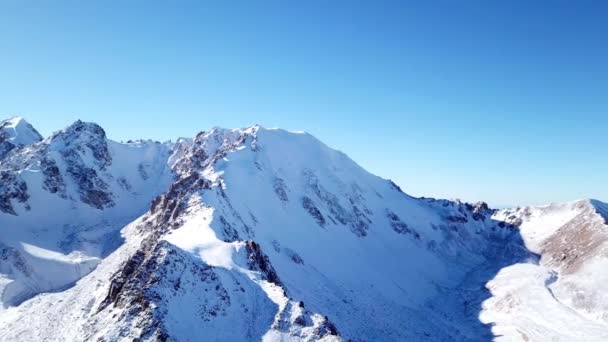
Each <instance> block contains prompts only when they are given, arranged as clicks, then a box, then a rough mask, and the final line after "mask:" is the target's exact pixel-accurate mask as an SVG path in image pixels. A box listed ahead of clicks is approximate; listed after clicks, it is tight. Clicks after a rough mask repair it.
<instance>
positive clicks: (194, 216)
mask: <svg viewBox="0 0 608 342" xmlns="http://www.w3.org/2000/svg"><path fill="white" fill-rule="evenodd" d="M0 172H3V174H6V175H7V176H6V177H8V178H7V179H9V178H10V180H11V181H10V186H5V187H4V188H3V190H2V191H0V195H1V196H4V197H5V198H7V199H6V200H5V202H4V203H5V206H4V208H5V210H3V211H2V212H0V229H2V230H3V232H2V234H1V236H2V237H1V238H0V243H2V245H0V246H4V247H2V248H3V249H2V253H1V254H0V256H1V258H0V277H1V278H0V279H1V280H2V281H1V282H0V284H1V285H0V286H2V287H0V291H2V293H3V297H2V298H3V308H2V309H0V325H2V326H3V327H6V328H5V329H3V330H2V331H0V340H2V341H5V340H6V341H9V340H48V341H59V340H73V341H85V340H132V339H140V340H174V341H198V340H200V339H201V338H202V336H204V337H205V339H206V340H216V341H225V340H235V341H236V340H243V341H255V340H268V341H274V340H306V341H312V340H326V341H337V340H351V341H370V340H384V341H402V340H425V341H426V340H434V341H445V340H472V341H477V340H489V339H492V338H493V337H494V334H496V333H497V332H505V335H504V338H512V339H515V340H517V339H518V338H520V339H521V338H522V337H521V336H522V335H521V334H520V331H524V334H528V336H535V335H532V334H531V333H529V332H528V331H527V330H526V329H527V328H530V329H532V328H533V326H531V325H529V324H527V323H526V322H521V321H513V320H512V319H513V318H514V317H513V316H512V315H511V314H510V311H508V310H507V311H505V306H504V305H503V304H501V303H502V302H504V300H503V299H504V297H505V296H507V297H509V296H510V297H509V298H512V297H513V296H518V295H519V296H521V298H524V296H525V295H529V294H530V293H534V292H533V290H534V289H535V286H536V284H537V283H538V281H544V280H546V279H545V278H543V277H544V275H542V276H538V275H534V274H533V275H532V276H531V278H528V273H525V272H524V273H522V272H515V273H513V272H511V271H509V270H511V269H513V268H515V269H518V268H522V267H523V268H530V269H533V270H534V272H541V271H542V272H545V273H546V274H548V275H552V274H557V273H558V271H557V270H559V272H562V271H561V270H562V269H563V270H566V269H574V268H576V271H575V272H574V273H577V272H581V271H580V270H582V269H584V267H582V266H580V267H579V266H577V267H574V266H572V265H575V264H576V262H577V261H571V260H576V258H574V257H573V255H574V256H577V258H579V257H580V255H581V254H580V253H578V252H576V253H574V254H573V253H570V254H568V255H569V256H567V257H566V258H564V259H559V258H562V257H563V256H562V255H561V254H559V253H562V252H560V251H563V250H564V248H566V247H564V246H560V245H558V244H557V243H556V241H560V238H559V236H568V237H569V236H570V235H572V234H576V233H575V232H576V227H579V226H580V225H581V224H589V226H590V228H589V229H590V230H592V231H593V232H596V233H597V232H598V231H599V232H600V233H601V234H603V230H604V227H603V223H602V222H601V220H600V219H598V217H600V216H601V215H602V213H605V209H604V208H605V205H604V204H602V203H601V202H597V201H593V202H584V203H583V204H580V206H581V208H579V207H578V206H577V205H578V204H572V205H565V207H564V208H562V207H559V208H556V209H534V208H528V209H519V210H511V211H507V210H504V211H496V210H492V209H489V208H488V207H487V205H485V203H478V204H475V205H471V204H467V203H461V202H452V201H447V200H433V199H424V198H420V199H418V198H413V197H411V196H408V195H406V194H404V193H403V192H402V191H401V189H400V188H399V187H397V186H396V185H395V184H394V183H392V182H391V181H388V180H384V179H382V178H379V177H377V176H374V175H371V174H369V173H368V172H366V171H365V170H363V169H362V168H361V167H360V166H358V165H357V164H356V163H354V162H353V161H352V160H350V159H349V158H348V157H347V156H346V155H344V154H343V153H341V152H338V151H335V150H332V149H331V148H329V147H327V146H325V145H324V144H323V143H321V142H320V141H318V140H317V139H315V138H314V137H312V136H311V135H309V134H306V133H292V132H287V131H284V130H278V129H265V128H261V127H258V126H254V127H249V128H244V129H235V130H227V129H217V128H216V129H213V130H211V131H208V132H201V133H199V134H198V135H197V136H196V137H195V138H193V139H181V140H179V141H178V142H177V143H175V144H159V143H154V142H137V143H130V144H118V143H115V142H112V141H109V140H107V139H106V137H105V132H103V130H102V129H101V128H100V127H99V126H97V125H94V124H88V123H83V122H76V123H75V124H73V125H72V126H70V127H68V128H67V129H66V130H63V131H61V132H58V133H56V134H54V135H53V136H51V137H49V138H47V139H44V140H42V141H40V142H35V143H33V144H31V145H30V146H29V147H27V149H22V150H14V151H11V152H9V153H8V154H7V156H6V157H5V158H4V159H3V160H2V161H0ZM7 184H9V183H7ZM23 184H25V186H23ZM598 208H599V209H598ZM598 215H599V216H598ZM575 218H578V219H579V221H574V219H575ZM129 222H130V223H129ZM568 222H571V224H570V227H573V228H567V227H569V226H568V224H567V223H568ZM123 226H125V227H124V228H123V229H122V230H121V228H122V227H123ZM535 227H540V228H539V229H540V230H538V229H535ZM564 227H566V228H564ZM541 228H542V229H541ZM600 233H598V234H600ZM594 234H595V233H594ZM601 234H600V235H601ZM587 235H588V234H585V236H587ZM598 236H599V235H598ZM602 236H603V235H602ZM568 239H570V238H568ZM580 240H581V241H582V242H581V244H584V243H586V242H585V241H587V240H585V239H582V238H581V239H580ZM592 240H593V241H596V237H595V235H594V237H593V239H592ZM576 246H578V245H576ZM575 250H576V251H582V250H583V248H582V247H580V246H579V247H576V249H575ZM594 251H595V252H593V255H597V254H598V253H599V252H598V251H599V247H598V249H597V250H594ZM539 255H540V262H539ZM573 258H574V259H573ZM585 259H587V257H585ZM589 259H590V260H591V259H592V258H591V257H589ZM556 260H557V261H556ZM583 264H584V265H587V264H588V263H587V262H583ZM49 265H51V266H49ZM538 270H540V271H538ZM552 272H553V273H552ZM563 272H564V273H566V271H563ZM49 273H50V274H52V275H53V276H57V275H60V276H59V279H50V277H51V275H49ZM497 274H498V277H496V279H494V277H495V276H496V275H497ZM522 274H523V275H524V276H525V277H524V278H525V279H523V280H522V281H524V283H525V282H529V283H530V284H528V283H525V284H524V285H522V286H519V287H517V288H516V289H512V286H511V285H510V282H511V281H512V280H513V279H515V280H517V279H519V278H518V277H520V276H521V275H522ZM535 274H536V273H535ZM577 274H578V273H577ZM493 279H494V280H493ZM550 279H554V278H550ZM564 279H565V278H564ZM489 281H491V282H490V283H489V284H488V288H489V289H490V291H487V290H486V289H485V286H486V283H488V282H489ZM551 281H552V280H551ZM566 283H567V282H566V281H565V280H564V281H562V277H561V275H560V278H559V280H558V281H555V282H554V284H559V285H561V284H566ZM497 284H498V285H497ZM517 284H521V282H518V283H517ZM551 284H553V283H551ZM598 285H599V283H593V284H592V287H593V288H595V289H598V288H600V287H595V286H598ZM543 286H544V285H543ZM544 288H548V287H544ZM555 289H556V290H555V291H556V292H559V291H558V289H557V287H556V288H555ZM520 290H521V291H520ZM531 291H532V292H531ZM564 291H566V293H567V295H570V294H571V292H570V291H569V290H564ZM49 292H52V293H49ZM596 292H598V291H596ZM492 295H493V297H492ZM567 295H564V296H563V297H560V298H570V297H567ZM557 296H558V297H559V296H560V295H559V294H558V295H557ZM598 296H599V294H598ZM572 298H574V297H572ZM546 302H547V303H549V304H551V305H552V304H554V302H555V300H554V299H551V298H548V299H547V301H546ZM594 303H595V301H594ZM559 305H560V307H561V306H563V304H561V303H559ZM532 307H534V308H538V307H543V306H542V305H541V306H534V305H532ZM571 307H572V308H573V309H572V310H579V311H580V310H583V309H580V308H578V309H577V308H576V306H575V305H572V306H571ZM482 310H483V311H482ZM509 310H510V309H509ZM593 310H595V311H593ZM593 310H591V311H589V312H587V313H584V312H583V311H581V313H580V314H578V313H577V315H580V316H581V320H582V321H580V322H579V323H580V324H583V323H584V324H585V325H586V326H589V330H588V331H587V333H588V334H587V335H585V336H586V337H587V339H588V340H589V339H593V338H598V339H599V338H600V337H602V336H604V335H602V334H604V332H605V331H608V330H606V329H605V326H604V323H603V322H601V321H598V320H596V319H594V318H593V317H591V316H593V315H596V314H598V313H599V312H602V310H604V307H603V306H601V305H600V306H597V305H594V306H593ZM480 312H481V313H482V319H483V321H484V322H486V323H492V324H496V326H495V327H494V328H492V327H491V326H489V325H486V324H484V323H482V322H481V321H480V320H479V318H478V316H479V314H480ZM577 312H578V311H577ZM604 312H605V311H604ZM523 314H524V316H522V317H526V316H525V314H527V312H523ZM585 315H587V316H585ZM589 315H591V316H589ZM24 317H28V320H27V322H26V321H25V320H24V319H23V318H24ZM560 317H565V316H560ZM513 327H515V328H513ZM520 327H523V328H524V330H518V329H520ZM549 328H550V329H555V327H553V326H550V327H548V331H547V335H546V336H557V337H558V338H559V337H560V336H562V337H564V338H567V337H571V336H570V335H568V334H563V335H560V331H557V330H556V331H553V330H550V329H549ZM551 334H553V335H551Z"/></svg>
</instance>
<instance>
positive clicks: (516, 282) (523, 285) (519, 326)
mask: <svg viewBox="0 0 608 342" xmlns="http://www.w3.org/2000/svg"><path fill="white" fill-rule="evenodd" d="M555 277H556V275H555V274H553V273H552V272H550V271H548V270H547V269H545V268H543V267H539V266H537V265H533V264H517V265H513V266H510V267H507V268H505V269H503V270H501V271H500V273H499V274H498V275H497V276H496V278H495V279H493V280H492V281H491V282H489V283H488V284H487V287H488V289H489V290H490V291H491V293H492V298H491V299H489V300H487V301H486V302H484V304H483V312H482V314H481V316H480V319H481V320H482V321H483V322H486V323H494V324H495V325H494V326H493V328H492V331H493V333H494V334H495V336H497V338H496V339H495V340H496V341H606V339H608V327H607V326H606V325H604V324H599V323H596V322H593V321H590V320H588V319H585V318H584V317H582V316H580V315H579V314H578V313H577V312H575V311H574V310H572V309H571V308H569V307H568V306H567V305H564V304H563V303H561V302H560V301H559V300H556V298H555V297H554V294H553V292H552V289H551V288H552V284H553V283H554V282H555V279H554V278H555Z"/></svg>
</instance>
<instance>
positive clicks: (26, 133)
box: [0, 116, 42, 145]
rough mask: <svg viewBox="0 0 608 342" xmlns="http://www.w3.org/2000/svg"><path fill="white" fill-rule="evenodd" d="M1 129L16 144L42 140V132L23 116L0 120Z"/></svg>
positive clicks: (27, 143)
mask: <svg viewBox="0 0 608 342" xmlns="http://www.w3.org/2000/svg"><path fill="white" fill-rule="evenodd" d="M0 130H1V131H2V132H3V133H5V134H6V135H7V137H8V139H9V141H11V142H13V143H14V144H16V145H30V144H33V143H36V142H39V141H40V140H42V137H41V136H40V134H39V133H38V132H37V131H36V130H35V129H34V128H33V127H32V126H31V125H30V124H29V123H28V122H27V121H25V120H24V119H23V118H21V117H18V116H17V117H13V118H11V119H8V120H4V121H0Z"/></svg>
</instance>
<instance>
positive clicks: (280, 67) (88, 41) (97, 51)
mask: <svg viewBox="0 0 608 342" xmlns="http://www.w3.org/2000/svg"><path fill="white" fill-rule="evenodd" d="M0 51H1V57H0V80H1V82H0V115H1V116H3V117H8V116H12V115H16V114H18V115H22V116H24V117H25V118H26V119H27V120H28V121H30V122H31V123H32V124H33V125H34V126H35V127H37V128H38V129H39V130H40V131H41V132H42V133H43V134H49V133H50V132H52V131H55V130H58V129H61V128H63V127H65V126H67V125H68V124H69V123H71V122H72V121H74V120H76V119H77V118H81V119H83V120H87V121H95V122H97V123H99V124H100V125H102V126H103V127H104V128H105V129H106V131H107V132H108V135H109V136H110V138H113V139H115V140H126V139H130V138H155V139H157V140H165V139H171V138H176V137H179V136H193V135H194V134H195V133H196V132H198V131H201V130H205V129H209V128H210V127H212V126H222V127H240V126H247V125H251V124H255V123H258V124H261V125H263V126H267V127H282V128H286V129H292V130H305V131H308V132H310V133H312V134H313V135H315V136H317V137H318V138H319V139H321V140H323V141H324V142H325V143H327V144H328V145H330V146H332V147H334V148H337V149H340V150H342V151H344V152H345V153H347V154H348V155H349V156H351V157H352V158H353V159H354V160H355V161H357V162H358V163H359V164H361V165H362V166H364V167H365V168H367V169H368V170H369V171H371V172H373V173H375V174H378V175H380V176H383V177H385V178H391V179H393V180H395V181H396V182H397V183H398V184H399V185H401V186H402V188H403V189H404V190H405V191H406V192H408V193H410V194H412V195H415V196H435V197H443V198H461V199H463V200H468V201H476V200H485V201H488V202H489V203H490V204H492V205H494V206H507V205H516V204H538V203H545V202H554V201H565V200H574V199H578V198H586V197H593V198H597V199H600V200H608V182H607V181H606V176H607V175H608V158H607V153H606V152H607V151H608V141H607V134H608V2H606V1H586V0H581V1H573V0H572V1H566V0H561V1H560V0H556V1H527V0H526V1H518V0H510V1H469V0H462V1H458V0H444V1H440V0H438V1H417V2H414V1H366V2H359V1H328V0H323V1H320V0H309V1H210V2H205V1H192V2H189V1H179V0H178V1H162V2H161V1H145V2H144V1H133V0H131V1H98V2H95V1H86V2H85V1H50V0H49V1H44V0H43V1H10V0H9V1H2V2H0Z"/></svg>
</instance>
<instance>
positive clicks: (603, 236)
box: [481, 200, 608, 341]
mask: <svg viewBox="0 0 608 342" xmlns="http://www.w3.org/2000/svg"><path fill="white" fill-rule="evenodd" d="M607 208H608V206H607V205H606V204H604V203H602V202H599V201H596V200H581V201H576V202H571V203H563V204H551V205H547V206H543V207H527V208H517V209H512V210H502V211H499V212H497V213H496V215H495V218H496V219H499V220H505V221H509V222H512V223H515V224H516V225H518V226H519V228H520V230H521V232H522V235H523V237H524V240H525V242H526V245H527V247H528V248H529V249H530V250H533V251H535V252H536V253H539V254H540V255H541V258H540V262H539V263H538V264H536V265H533V264H528V265H513V266H510V267H507V268H505V269H502V270H501V271H500V273H499V274H498V276H497V277H496V279H494V280H493V281H491V282H490V283H488V285H487V286H488V288H489V289H490V291H491V293H492V295H493V297H492V298H491V299H489V300H488V301H486V302H485V303H484V309H483V312H482V315H481V319H482V320H483V321H484V322H487V323H492V324H495V327H494V328H493V330H494V332H495V334H496V335H499V336H501V338H500V339H499V340H509V341H520V340H526V339H527V340H530V341H541V340H551V341H605V340H606V339H608V294H606V291H605V290H604V287H605V284H606V281H608V273H607V272H606V271H605V270H606V269H607V268H608V259H607V256H608V254H607V252H608V245H607V243H606V242H607V241H608V225H607V217H608V216H607V215H606V213H608V211H607V210H606V209H607Z"/></svg>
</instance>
